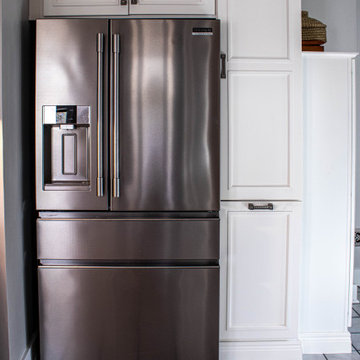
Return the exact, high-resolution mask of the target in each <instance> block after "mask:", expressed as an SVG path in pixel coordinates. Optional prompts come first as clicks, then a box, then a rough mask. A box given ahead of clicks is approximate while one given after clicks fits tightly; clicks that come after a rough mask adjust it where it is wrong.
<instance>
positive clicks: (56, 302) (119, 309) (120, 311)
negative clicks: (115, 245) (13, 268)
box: [38, 266, 219, 360]
mask: <svg viewBox="0 0 360 360" xmlns="http://www.w3.org/2000/svg"><path fill="white" fill-rule="evenodd" d="M38 275H39V310H40V349H41V359H42V360H64V359H66V360H119V359H121V360H217V359H218V341H219V340H218V339H219V334H218V328H219V326H218V323H219V322H218V321H219V320H218V313H219V269H218V268H217V267H213V268H211V267H201V268H200V267H147V268H145V267H76V266H73V267H39V271H38Z"/></svg>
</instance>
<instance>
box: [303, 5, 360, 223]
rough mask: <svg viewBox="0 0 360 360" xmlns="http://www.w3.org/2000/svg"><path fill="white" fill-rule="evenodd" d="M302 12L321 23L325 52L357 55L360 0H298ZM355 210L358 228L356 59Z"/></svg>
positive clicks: (359, 171) (359, 150)
mask: <svg viewBox="0 0 360 360" xmlns="http://www.w3.org/2000/svg"><path fill="white" fill-rule="evenodd" d="M302 9H303V10H308V11H309V16H310V17H314V18H316V19H318V20H320V21H322V22H324V23H325V24H326V25H327V26H328V27H327V35H328V42H327V44H326V45H325V50H326V51H336V52H359V51H360V24H359V25H358V21H359V22H360V0H302ZM356 72H357V81H356V91H357V95H356V105H357V131H356V140H357V148H356V156H357V158H356V208H355V226H356V228H360V58H359V57H358V58H357V60H356Z"/></svg>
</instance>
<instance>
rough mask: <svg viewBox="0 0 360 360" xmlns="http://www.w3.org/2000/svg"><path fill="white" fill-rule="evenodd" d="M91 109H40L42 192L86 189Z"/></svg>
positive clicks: (52, 106)
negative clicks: (42, 163)
mask: <svg viewBox="0 0 360 360" xmlns="http://www.w3.org/2000/svg"><path fill="white" fill-rule="evenodd" d="M89 132H90V107H89V106H76V105H50V106H49V105H46V106H43V136H44V139H43V140H44V148H43V151H44V190H71V188H74V189H76V190H88V189H89V186H90V178H89V175H90V174H89V166H90V164H89V155H90V154H89V151H90V144H89V142H90V133H89Z"/></svg>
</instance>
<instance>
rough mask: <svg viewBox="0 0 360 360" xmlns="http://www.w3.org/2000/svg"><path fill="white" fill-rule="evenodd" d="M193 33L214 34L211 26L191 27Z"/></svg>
mask: <svg viewBox="0 0 360 360" xmlns="http://www.w3.org/2000/svg"><path fill="white" fill-rule="evenodd" d="M192 34H193V35H202V36H212V35H214V33H213V29H212V28H193V31H192Z"/></svg>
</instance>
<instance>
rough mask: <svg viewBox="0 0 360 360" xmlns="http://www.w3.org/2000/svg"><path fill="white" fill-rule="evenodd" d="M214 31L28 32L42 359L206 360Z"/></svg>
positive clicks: (209, 25)
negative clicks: (32, 48)
mask: <svg viewBox="0 0 360 360" xmlns="http://www.w3.org/2000/svg"><path fill="white" fill-rule="evenodd" d="M219 32H220V28H219V21H217V20H211V19H126V20H125V19H118V20H108V19H47V20H38V21H37V24H36V200H37V210H38V219H37V255H38V264H39V267H38V279H39V314H40V315H39V316H40V319H39V323H40V350H41V359H42V360H60V359H66V360H83V359H84V360H85V359H86V360H100V359H104V360H111V359H114V360H115V359H121V360H216V359H218V317H219V315H218V312H219V309H218V307H219V267H218V260H219V219H218V211H219V201H220V199H219V142H220V139H219V132H220V104H219V91H220V90H219V82H220V50H219V42H220V36H219Z"/></svg>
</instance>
